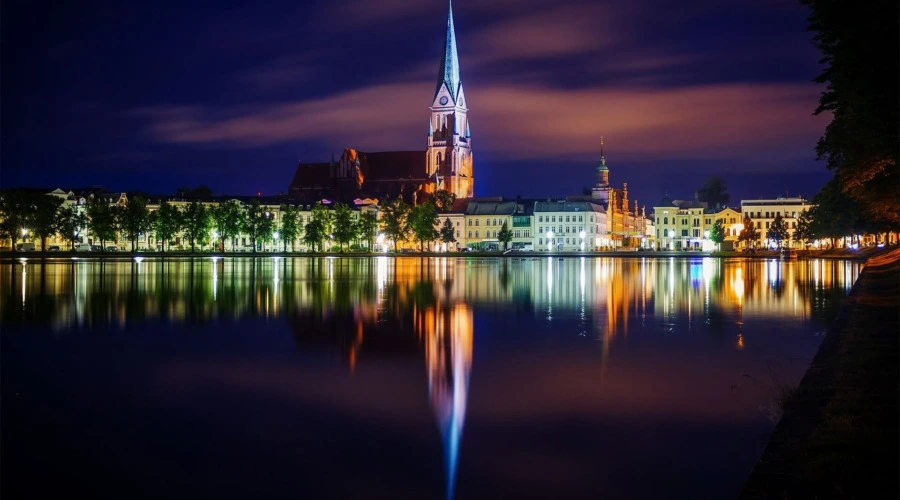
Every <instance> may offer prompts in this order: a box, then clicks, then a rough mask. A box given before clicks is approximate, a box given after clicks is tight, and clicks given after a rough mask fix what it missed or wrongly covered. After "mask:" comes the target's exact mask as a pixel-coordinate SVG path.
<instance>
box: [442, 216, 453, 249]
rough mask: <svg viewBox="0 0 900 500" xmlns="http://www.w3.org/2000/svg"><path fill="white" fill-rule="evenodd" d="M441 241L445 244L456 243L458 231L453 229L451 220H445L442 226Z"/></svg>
mask: <svg viewBox="0 0 900 500" xmlns="http://www.w3.org/2000/svg"><path fill="white" fill-rule="evenodd" d="M441 241H442V242H444V243H456V229H454V227H453V222H451V221H450V218H449V217H447V219H445V220H444V224H443V225H442V226H441Z"/></svg>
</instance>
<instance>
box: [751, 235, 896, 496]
mask: <svg viewBox="0 0 900 500" xmlns="http://www.w3.org/2000/svg"><path fill="white" fill-rule="evenodd" d="M898 331H900V250H897V249H895V250H893V251H891V252H889V253H887V254H883V255H880V256H878V257H875V258H872V259H870V260H869V261H868V262H867V264H866V267H865V269H864V270H863V272H862V273H861V274H860V277H859V279H858V280H857V282H856V284H855V285H854V287H853V290H852V291H851V293H850V296H849V297H848V298H847V300H846V302H845V303H844V305H843V306H842V308H841V311H840V313H839V314H838V317H837V318H836V320H835V322H834V324H833V325H832V327H831V328H830V329H829V331H828V333H827V335H826V336H825V339H824V340H823V342H822V345H821V347H820V348H819V351H818V353H817V354H816V356H815V358H814V359H813V362H812V364H811V365H810V367H809V369H808V370H807V372H806V375H804V377H803V380H802V381H801V382H800V385H799V386H798V387H797V389H796V391H795V392H794V393H793V395H792V397H791V398H790V400H789V401H788V402H787V403H786V404H785V408H784V416H783V417H782V419H781V421H780V422H779V423H778V425H777V426H776V428H775V431H774V432H773V433H772V436H771V438H770V440H769V444H768V445H767V446H766V448H765V450H764V451H763V454H762V456H761V457H760V459H759V461H758V462H757V464H756V466H755V467H754V469H753V471H752V473H751V474H750V477H749V479H748V481H747V483H746V484H745V487H744V490H743V492H742V494H741V496H740V498H741V499H776V498H777V499H782V498H791V499H794V498H897V494H898V465H900V464H898V438H900V433H898V399H900V398H898V377H900V372H898V347H900V346H898Z"/></svg>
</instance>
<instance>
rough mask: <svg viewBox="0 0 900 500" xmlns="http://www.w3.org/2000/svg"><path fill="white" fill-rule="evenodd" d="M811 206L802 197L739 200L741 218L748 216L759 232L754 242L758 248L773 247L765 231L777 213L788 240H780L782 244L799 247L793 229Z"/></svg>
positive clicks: (773, 243) (773, 244)
mask: <svg viewBox="0 0 900 500" xmlns="http://www.w3.org/2000/svg"><path fill="white" fill-rule="evenodd" d="M810 207H811V205H810V203H809V200H806V199H803V198H802V197H799V196H798V197H795V198H774V199H758V200H742V201H741V219H744V218H745V217H746V216H748V215H749V216H750V220H751V222H752V223H753V225H754V226H755V227H756V230H757V231H758V232H759V239H758V240H757V242H756V246H757V247H758V248H760V247H763V248H774V247H775V246H776V244H775V242H772V241H769V239H768V237H767V236H766V233H767V232H768V231H769V228H770V227H771V226H772V222H773V221H774V220H775V216H776V215H777V214H781V217H782V218H783V219H784V222H785V225H786V226H787V230H788V235H789V240H787V241H784V242H782V246H784V247H789V248H800V242H798V241H794V231H795V230H796V229H797V219H798V218H799V217H800V215H801V214H802V213H803V212H806V211H807V210H809V209H810Z"/></svg>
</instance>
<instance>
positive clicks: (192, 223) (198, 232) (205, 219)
mask: <svg viewBox="0 0 900 500" xmlns="http://www.w3.org/2000/svg"><path fill="white" fill-rule="evenodd" d="M182 221H183V226H184V235H185V236H186V237H187V239H188V241H189V242H190V243H191V252H193V251H194V246H195V244H196V242H197V241H198V240H199V241H200V242H201V243H202V242H203V240H204V239H205V238H206V237H207V236H208V235H209V230H210V228H211V227H212V220H211V219H210V215H209V210H208V209H207V208H206V206H205V205H203V204H202V203H200V202H199V201H197V200H194V201H192V202H191V203H190V204H189V205H188V206H187V208H185V210H184V212H182Z"/></svg>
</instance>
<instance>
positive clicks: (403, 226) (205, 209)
mask: <svg viewBox="0 0 900 500" xmlns="http://www.w3.org/2000/svg"><path fill="white" fill-rule="evenodd" d="M453 201H454V200H453V197H452V195H450V196H444V197H436V202H437V203H441V208H440V211H445V210H449V208H450V207H451V206H452V204H453ZM437 203H433V202H426V203H422V204H419V205H416V206H415V207H410V206H409V205H407V204H406V203H404V202H403V200H401V199H396V200H394V201H393V202H391V203H388V204H387V205H386V206H385V207H384V208H383V211H382V220H381V223H380V224H379V221H378V219H377V216H376V214H375V213H372V212H365V213H361V214H359V216H358V217H357V216H356V213H355V212H354V211H353V210H352V209H351V208H350V207H349V206H347V205H344V204H342V203H337V204H335V205H334V207H333V208H332V209H329V208H327V207H325V206H323V205H322V204H321V203H319V204H316V206H315V207H313V209H312V211H311V213H310V217H309V220H308V221H305V223H304V221H303V218H302V217H301V214H300V210H299V209H298V208H297V207H295V206H293V205H282V206H281V207H280V214H281V217H280V221H279V222H278V223H277V224H276V222H275V217H274V216H273V214H272V213H270V212H269V211H268V210H267V209H266V207H265V206H262V205H261V204H260V203H259V201H257V200H251V201H250V202H249V203H246V204H242V203H240V202H238V201H237V200H231V201H228V202H225V203H222V204H219V205H216V206H209V205H206V204H204V203H202V202H200V201H199V200H196V199H195V200H193V201H191V202H190V203H188V204H187V205H185V206H183V208H180V209H179V208H178V207H177V206H176V205H173V204H170V203H169V202H166V201H163V202H162V203H160V205H159V208H158V210H155V211H151V210H150V209H149V208H148V201H147V199H145V198H143V197H141V196H133V197H132V198H131V199H129V201H128V203H126V204H124V205H115V204H110V203H109V202H108V201H106V200H101V199H90V200H88V203H87V206H86V207H78V206H68V207H67V206H64V203H63V200H62V199H61V198H59V197H56V196H52V195H47V194H43V193H39V192H32V191H24V190H6V191H4V192H2V195H0V237H3V238H9V239H10V240H11V241H13V242H15V241H17V240H18V239H19V238H20V237H21V238H23V239H27V238H38V239H40V240H41V242H42V248H46V240H47V238H49V237H51V236H53V235H56V234H59V235H61V236H62V237H63V238H65V239H66V240H67V241H69V242H70V244H71V247H72V249H73V250H74V248H75V244H76V243H77V242H78V241H81V236H83V235H84V234H85V233H84V231H89V232H90V233H91V234H92V235H93V237H94V238H95V239H96V240H98V241H99V242H100V244H101V245H102V246H104V247H105V245H106V243H107V242H118V241H119V238H124V239H125V240H126V241H130V243H131V248H137V242H138V240H139V239H140V238H141V237H142V236H143V235H150V234H153V235H155V237H156V239H157V241H158V242H159V244H160V245H162V248H161V249H162V250H163V251H165V250H167V249H168V244H169V242H170V241H172V240H173V239H174V238H175V237H176V236H179V235H182V236H183V237H184V239H185V240H186V243H187V245H189V246H190V249H191V251H195V250H196V248H197V247H198V246H203V245H208V244H214V245H216V246H217V247H220V248H222V249H223V250H225V248H226V243H229V242H230V244H231V245H230V246H231V249H232V250H234V249H235V248H236V247H237V238H238V237H239V236H240V235H242V234H245V235H247V236H248V238H249V240H250V243H251V244H252V246H253V251H254V252H255V251H256V249H257V244H258V243H262V242H271V241H276V242H277V241H279V240H280V243H281V244H282V250H284V251H287V249H288V246H289V245H290V248H291V250H294V249H295V243H296V242H297V241H298V240H300V241H302V242H303V243H305V244H306V245H307V246H308V247H309V248H310V249H312V250H314V251H316V250H317V251H322V250H323V244H324V242H325V241H326V240H328V241H333V242H334V243H336V244H337V245H338V248H339V249H340V250H341V251H343V250H344V249H345V248H350V246H351V245H353V244H355V245H357V246H358V247H363V246H365V247H368V248H371V246H372V244H373V242H374V239H375V236H376V233H377V232H378V230H379V228H380V229H381V230H382V232H383V233H384V234H385V236H386V237H387V238H388V239H390V240H391V241H393V242H394V248H395V249H396V243H397V242H399V241H409V240H414V241H416V242H417V243H418V244H419V248H420V249H424V247H425V244H426V243H427V242H431V241H436V240H440V241H442V242H445V243H453V242H455V241H456V237H455V228H454V227H453V225H452V223H451V222H450V220H449V219H447V220H446V221H445V222H444V225H443V226H441V227H440V229H438V227H439V226H438V223H439V216H438V212H439V209H438V204H437ZM379 226H380V227H379ZM501 233H503V234H502V235H501V236H502V238H500V239H501V241H503V240H504V238H506V239H507V241H508V240H510V239H511V238H512V233H511V231H509V230H508V229H507V228H506V227H505V226H504V228H503V230H502V231H501Z"/></svg>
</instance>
